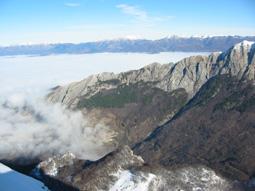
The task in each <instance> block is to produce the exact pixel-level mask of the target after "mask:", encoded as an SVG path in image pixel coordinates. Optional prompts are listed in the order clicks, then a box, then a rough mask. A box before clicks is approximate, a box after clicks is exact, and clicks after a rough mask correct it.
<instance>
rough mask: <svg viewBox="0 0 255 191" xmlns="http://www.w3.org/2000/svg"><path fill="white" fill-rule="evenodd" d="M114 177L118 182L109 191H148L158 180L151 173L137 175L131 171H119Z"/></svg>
mask: <svg viewBox="0 0 255 191" xmlns="http://www.w3.org/2000/svg"><path fill="white" fill-rule="evenodd" d="M113 176H115V177H117V181H116V182H115V183H114V185H113V186H112V187H111V188H110V190H109V191H147V190H148V189H149V187H150V184H151V182H152V181H153V180H154V179H155V178H156V176H155V175H154V174H151V173H148V174H144V173H143V174H140V175H135V174H132V173H131V172H130V171H129V170H119V171H118V172H117V173H116V174H114V175H113Z"/></svg>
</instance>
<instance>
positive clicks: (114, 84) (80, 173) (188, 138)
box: [42, 41, 255, 191]
mask: <svg viewBox="0 0 255 191" xmlns="http://www.w3.org/2000/svg"><path fill="white" fill-rule="evenodd" d="M254 69H255V44H254V43H252V42H247V41H244V42H241V43H238V44H236V45H235V46H233V47H232V48H230V49H229V50H228V51H226V52H223V53H213V54H211V55H209V56H208V57H205V56H196V57H189V58H186V59H183V60H181V61H180V62H178V63H176V64H168V65H159V64H152V65H149V66H147V67H145V68H142V69H140V70H137V71H130V72H127V73H122V74H117V75H116V74H109V73H107V74H101V75H95V76H91V77H89V78H87V79H85V80H83V81H81V82H78V83H72V84H70V85H68V86H66V87H58V88H57V89H55V90H54V91H53V93H51V94H50V95H49V97H48V99H49V100H50V101H53V102H61V101H62V103H63V104H67V105H68V106H69V107H70V108H72V109H79V110H86V113H87V114H89V113H93V112H95V110H97V111H98V112H99V111H100V110H101V111H102V112H106V111H107V112H109V111H111V112H112V114H115V113H114V110H116V111H118V112H120V111H121V112H123V113H122V115H124V113H128V115H126V116H127V118H130V119H129V120H130V121H134V120H136V121H138V122H139V120H140V121H142V123H144V121H146V122H147V123H145V125H144V126H143V125H140V124H139V123H137V124H135V125H134V126H133V127H132V125H130V124H132V123H129V121H128V122H127V121H125V120H126V119H127V118H121V117H120V115H116V117H117V118H118V117H119V119H120V120H122V122H123V121H124V122H126V124H125V126H123V127H122V130H123V132H125V131H127V132H128V133H126V134H125V133H124V134H125V135H126V136H120V137H121V138H120V139H119V140H120V145H122V144H125V143H128V144H129V145H130V146H132V150H133V151H131V150H130V148H129V147H128V146H125V147H124V148H122V149H117V150H116V151H114V152H112V153H110V154H108V155H107V156H105V157H103V158H102V159H100V160H98V161H95V162H91V161H82V160H79V161H78V162H74V163H72V165H65V166H62V167H61V168H60V169H59V170H58V172H59V174H60V175H56V176H54V179H57V180H61V181H64V182H65V183H67V184H68V185H70V186H72V187H73V188H74V189H75V190H117V188H118V189H120V190H134V189H137V188H140V190H180V189H181V190H222V191H227V190H238V191H239V190H254V173H255V165H254V162H253V161H254V153H255V150H254V145H255V142H254V139H253V137H254V135H255V131H254V117H255V116H254V111H255V101H254V98H255V87H254V78H255V75H254ZM124 76H125V77H124ZM116 79H117V80H116ZM109 80H110V82H111V84H110V85H109ZM105 82H106V83H105ZM104 83H105V84H107V85H105V84H104ZM134 84H135V85H134ZM144 84H146V85H144ZM130 85H133V86H132V88H134V87H135V88H134V90H135V91H138V92H139V91H142V92H146V90H147V89H150V90H151V89H155V88H156V90H157V91H151V92H149V93H152V94H157V99H156V98H155V97H153V99H149V101H148V103H147V104H149V105H153V104H154V101H155V100H157V101H158V102H156V104H155V105H154V106H155V107H154V109H152V108H151V107H149V106H148V105H147V104H145V103H144V104H142V102H143V101H144V100H142V101H141V100H140V99H141V98H139V99H134V100H125V99H124V101H123V100H122V101H123V102H124V103H123V104H119V105H111V104H109V101H111V99H108V98H109V97H107V96H109V95H111V96H113V95H114V96H113V97H111V98H114V100H117V101H118V100H119V98H120V97H119V95H121V94H122V91H123V90H122V89H121V88H123V87H124V88H126V87H130ZM120 87H121V88H120ZM178 87H179V88H178ZM79 88H81V89H80V91H77V90H78V89H79ZM174 88H177V89H174ZM67 89H68V91H67ZM88 89H89V90H90V91H88ZM115 90H116V92H117V93H116V92H115ZM128 90H130V89H128ZM131 90H133V89H131ZM159 90H160V91H159ZM161 91H163V93H162V92H161ZM84 92H86V93H85V94H84V95H83V93H84ZM98 92H100V94H98ZM159 92H160V93H159ZM166 92H167V94H165V93H166ZM115 93H116V94H115ZM124 93H127V92H126V91H125V92H124ZM95 95H96V98H97V99H95V97H93V96H95ZM99 95H100V96H99ZM128 95H131V94H128ZM174 95H177V96H174ZM184 95H186V96H184ZM82 96H85V97H86V98H85V101H84V100H83V101H84V102H82V103H83V105H80V104H81V102H80V101H79V99H81V98H82ZM139 96H141V97H144V96H148V94H139ZM171 96H172V97H171ZM182 96H183V98H181V97H182ZM164 97H170V98H171V99H170V100H169V102H167V104H166V102H165V101H166V99H165V98H164ZM91 98H93V99H92V100H90V99H91ZM106 98H107V99H106ZM180 98H181V99H180ZM75 99H78V100H77V101H74V100H75ZM87 100H90V102H88V101H87ZM102 100H104V101H107V102H106V103H105V102H104V103H102V102H101V101H102ZM176 100H181V103H179V104H176V105H178V107H172V106H171V107H169V108H168V109H167V108H165V109H166V110H164V112H162V113H160V114H159V115H164V117H166V116H167V117H168V120H167V121H166V120H165V123H164V124H162V125H160V123H159V122H160V121H161V120H163V121H164V119H162V118H159V117H158V116H159V115H158V113H157V112H155V111H154V110H155V108H157V107H161V106H160V104H161V103H163V105H171V103H173V102H174V103H176ZM93 101H94V102H93ZM92 102H93V104H91V103H92ZM99 103H100V104H99ZM130 104H134V105H139V107H138V106H137V108H138V110H139V112H137V113H135V115H132V114H130V112H131V113H132V112H136V109H137V108H135V107H134V108H133V110H130V109H127V108H128V107H127V105H129V107H130ZM176 105H175V106H176ZM79 106H82V107H79ZM156 106H157V107H156ZM163 108H164V107H163ZM173 108H175V110H173ZM146 109H148V111H149V112H150V113H146ZM160 109H162V108H160ZM141 111H144V112H145V113H146V117H147V118H146V117H145V118H143V115H141V114H140V115H138V114H139V113H141ZM97 117H98V119H99V116H97ZM134 117H136V118H134ZM139 117H140V118H139ZM153 117H154V118H157V117H158V118H157V119H156V120H155V121H154V123H148V119H149V118H153ZM117 124H118V123H117ZM118 125H119V124H118ZM139 125H140V126H139ZM148 125H150V126H151V128H148ZM117 127H118V128H119V129H117V128H116V129H115V130H116V131H118V132H119V130H120V129H121V128H120V126H117ZM145 127H147V129H146V133H147V134H146V133H143V132H144V131H141V130H144V128H145ZM113 128H114V127H113ZM133 128H134V129H133ZM132 132H134V133H136V134H140V135H141V134H142V136H138V137H135V138H134V136H130V135H132ZM119 135H120V134H119ZM130 137H131V138H132V139H130ZM121 139H128V140H129V141H123V140H122V141H121ZM118 156H121V157H119V158H118ZM133 157H135V158H137V159H138V158H139V160H138V161H140V162H138V163H135V164H134V163H132V161H133V159H132V158H133ZM123 162H124V163H123ZM123 164H128V165H123ZM112 165H114V166H118V168H115V167H113V166H112ZM46 166H47V165H46ZM43 169H47V168H42V170H43ZM102 171H105V172H107V173H108V174H112V175H111V176H105V175H104V174H102ZM44 174H47V171H46V172H44V173H42V177H44V176H45V175H44ZM70 174H72V176H73V177H76V179H77V180H79V181H77V182H76V181H71V182H70V181H68V180H66V179H65V177H69V175H70ZM91 177H93V178H91ZM88 178H89V179H90V180H88V181H85V180H87V179H88ZM46 182H47V181H46ZM141 182H142V185H147V186H145V187H146V188H141V187H140V185H141V184H140V183H141ZM116 186H117V187H116ZM88 188H89V189H88ZM54 190H61V189H59V187H54Z"/></svg>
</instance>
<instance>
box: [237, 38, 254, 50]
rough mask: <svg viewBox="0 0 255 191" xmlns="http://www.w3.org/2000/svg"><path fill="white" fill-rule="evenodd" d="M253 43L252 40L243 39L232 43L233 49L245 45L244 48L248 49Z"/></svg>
mask: <svg viewBox="0 0 255 191" xmlns="http://www.w3.org/2000/svg"><path fill="white" fill-rule="evenodd" d="M253 44H254V41H248V40H244V41H242V42H240V43H237V44H236V45H234V49H240V48H241V47H244V48H245V47H246V48H248V49H250V48H251V46H252V45H253Z"/></svg>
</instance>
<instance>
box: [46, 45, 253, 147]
mask: <svg viewBox="0 0 255 191" xmlns="http://www.w3.org/2000/svg"><path fill="white" fill-rule="evenodd" d="M253 63H254V44H252V43H250V42H248V41H243V42H241V43H239V44H236V45H235V46H233V47H232V48H230V49H229V50H228V51H226V52H223V53H220V52H216V53H212V54H210V55H209V56H191V57H188V58H185V59H183V60H181V61H179V62H177V63H175V64H173V63H169V64H164V65H161V64H158V63H153V64H151V65H148V66H146V67H144V68H141V69H139V70H134V71H128V72H124V73H120V74H114V73H102V74H97V75H92V76H90V77H88V78H86V79H84V80H82V81H80V82H75V83H71V84H69V85H67V86H63V87H57V88H55V89H54V91H53V92H51V93H50V94H49V95H48V98H47V99H48V101H50V102H53V103H57V102H60V103H62V104H63V105H66V106H67V107H68V108H71V109H79V110H81V111H83V113H84V115H86V116H88V118H90V119H91V123H93V121H100V122H101V123H102V124H104V123H105V124H106V123H107V125H108V126H112V128H113V129H114V130H115V131H116V133H117V134H118V136H117V139H118V141H119V142H122V143H121V144H131V145H133V144H136V143H137V142H139V141H141V140H142V139H144V138H145V137H146V136H147V135H148V134H149V133H150V132H151V131H152V130H154V129H155V128H156V126H158V125H159V124H163V123H164V122H166V121H167V120H170V119H171V117H173V116H174V115H175V114H176V113H177V112H178V110H179V109H180V108H181V107H183V106H184V105H185V104H186V103H187V102H188V101H189V100H190V99H191V98H192V97H193V96H194V95H195V94H196V93H197V92H198V90H199V89H200V88H201V86H202V85H203V84H204V83H205V82H207V81H208V80H209V79H211V78H212V77H214V76H216V75H218V74H220V75H223V74H229V75H230V76H236V77H237V78H238V79H247V80H252V79H254V67H253ZM153 108H158V109H156V110H155V109H153ZM141 110H143V111H144V112H143V113H141V112H140V111H141ZM105 119H108V120H107V122H105ZM123 140H124V142H123Z"/></svg>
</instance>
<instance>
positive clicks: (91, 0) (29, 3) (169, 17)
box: [0, 0, 255, 45]
mask: <svg viewBox="0 0 255 191" xmlns="http://www.w3.org/2000/svg"><path fill="white" fill-rule="evenodd" d="M254 9H255V1H254V0H210V1H209V0H136V1H135V0H129V1H124V0H122V1H119V0H0V45H10V44H24V43H26V44H27V43H55V42H74V43H78V42H86V41H95V40H103V39H115V38H147V39H158V38H162V37H165V36H169V35H179V36H201V35H255V11H254Z"/></svg>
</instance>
